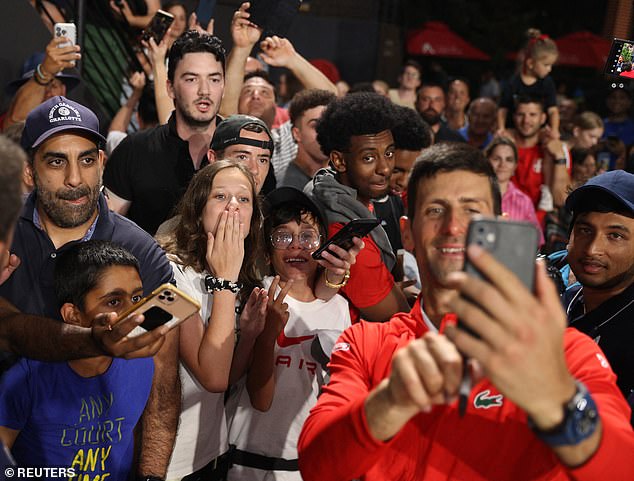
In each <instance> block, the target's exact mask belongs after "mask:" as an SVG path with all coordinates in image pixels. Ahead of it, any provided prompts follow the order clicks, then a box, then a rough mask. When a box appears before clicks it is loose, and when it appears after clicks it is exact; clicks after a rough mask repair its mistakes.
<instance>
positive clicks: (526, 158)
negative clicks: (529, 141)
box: [511, 144, 544, 206]
mask: <svg viewBox="0 0 634 481" xmlns="http://www.w3.org/2000/svg"><path fill="white" fill-rule="evenodd" d="M517 154H518V155H517V169H516V170H515V175H514V176H513V177H512V178H511V181H512V182H514V183H515V185H516V186H517V187H518V188H519V189H520V190H521V191H522V192H524V193H525V194H526V195H528V196H529V197H530V198H531V200H532V201H533V205H535V206H536V205H537V203H538V202H539V195H540V191H539V186H540V185H542V184H543V183H544V174H543V172H542V163H543V162H542V158H543V153H542V148H541V146H540V145H539V144H537V145H535V146H534V147H526V148H520V149H517Z"/></svg>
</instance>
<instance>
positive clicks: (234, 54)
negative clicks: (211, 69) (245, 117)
mask: <svg viewBox="0 0 634 481" xmlns="http://www.w3.org/2000/svg"><path fill="white" fill-rule="evenodd" d="M250 5H251V4H250V3H249V2H245V3H243V4H242V5H240V8H239V9H238V10H236V12H235V13H234V14H233V20H232V21H231V38H232V40H233V48H232V49H231V52H230V53H229V56H228V57H227V68H226V69H225V91H224V95H223V97H222V104H221V105H220V115H222V116H223V117H228V116H230V115H233V114H237V113H238V100H239V98H240V91H241V90H242V84H243V83H244V65H245V63H246V61H247V57H248V56H249V55H250V54H251V50H253V46H254V45H255V44H256V42H257V41H258V40H260V35H261V34H262V31H261V29H260V28H258V27H257V26H256V25H255V24H253V23H251V22H250V21H249V16H250V15H251V14H250V13H249V12H248V11H247V10H248V8H249V7H250Z"/></svg>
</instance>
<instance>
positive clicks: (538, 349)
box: [448, 246, 575, 428]
mask: <svg viewBox="0 0 634 481" xmlns="http://www.w3.org/2000/svg"><path fill="white" fill-rule="evenodd" d="M467 254H468V255H469V258H470V260H471V261H472V262H473V264H474V265H475V266H476V268H477V269H478V270H479V271H480V272H481V273H482V274H483V275H484V276H485V277H486V278H487V279H488V280H489V282H485V281H483V280H480V279H476V278H474V277H471V276H468V275H466V274H465V273H463V272H456V273H453V274H452V277H451V278H450V281H449V282H450V285H451V287H453V288H455V289H457V290H459V291H460V293H461V296H459V297H456V299H455V300H453V301H452V302H451V307H452V310H453V312H455V313H456V315H457V316H458V318H459V319H461V320H462V321H463V322H464V323H465V325H466V326H468V327H470V328H471V329H472V330H473V331H474V332H475V333H477V334H478V335H479V336H480V338H476V337H474V336H472V335H469V334H467V333H466V332H465V331H463V330H460V329H455V330H449V331H448V335H450V337H451V338H452V339H453V340H454V342H455V343H456V345H457V346H458V348H459V349H460V350H461V351H462V352H463V353H464V354H466V355H467V356H469V357H470V358H472V359H475V360H477V361H478V362H479V363H480V365H481V366H482V368H483V371H484V374H485V375H486V376H487V377H488V378H489V379H490V380H491V382H493V384H494V385H495V386H496V387H497V388H498V389H499V390H500V392H501V393H502V394H504V395H505V396H507V397H508V398H509V399H511V400H512V401H513V402H514V403H515V404H517V405H518V406H519V407H521V408H522V409H524V410H525V411H526V412H527V413H528V414H529V415H530V416H531V418H532V419H533V420H534V421H535V422H536V423H537V424H538V426H540V427H543V428H550V427H553V426H552V425H550V426H549V425H548V421H549V417H548V416H549V414H550V413H557V414H559V415H560V414H561V406H562V405H563V404H564V403H565V402H566V401H567V400H568V399H570V398H571V397H572V394H573V393H574V390H575V387H574V381H573V378H572V375H571V374H570V372H569V371H568V368H567V365H566V359H565V355H564V349H563V336H564V330H565V328H566V313H565V312H564V310H563V308H562V306H561V301H560V299H559V295H558V293H557V291H556V289H555V286H554V284H553V283H552V281H551V280H550V279H549V278H548V275H547V274H546V271H545V268H544V266H543V264H542V263H541V262H540V263H538V265H537V267H536V271H537V272H536V282H535V294H533V293H531V292H530V291H529V290H528V289H526V287H525V286H524V285H523V284H522V282H521V281H520V280H519V279H518V278H517V277H516V276H515V275H514V274H513V273H512V272H511V271H509V270H508V269H506V268H505V267H504V266H503V265H502V264H500V263H499V262H497V261H496V260H495V259H494V258H493V256H492V255H490V254H489V253H487V252H485V251H484V250H483V249H481V248H478V247H477V246H469V247H468V249H467Z"/></svg>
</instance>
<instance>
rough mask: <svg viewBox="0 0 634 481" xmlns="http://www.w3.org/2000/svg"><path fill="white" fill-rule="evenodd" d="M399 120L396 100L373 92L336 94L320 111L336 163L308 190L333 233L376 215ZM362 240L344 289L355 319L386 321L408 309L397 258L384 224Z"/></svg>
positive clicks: (324, 140)
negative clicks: (397, 279) (396, 274)
mask: <svg viewBox="0 0 634 481" xmlns="http://www.w3.org/2000/svg"><path fill="white" fill-rule="evenodd" d="M396 123H397V119H396V114H395V109H394V105H393V104H392V103H391V102H390V101H389V100H388V99H386V98H385V97H382V96H380V95H378V94H376V93H369V92H359V93H355V94H349V95H347V96H345V97H342V98H339V99H336V100H335V101H333V102H331V103H330V104H329V105H328V107H327V108H326V110H325V111H324V113H323V114H322V116H321V119H320V121H319V124H318V125H317V141H318V142H319V145H320V146H321V150H322V151H323V152H324V154H325V155H327V156H328V159H329V161H330V164H331V165H332V167H333V168H332V169H322V170H320V171H319V172H317V174H315V177H314V178H313V180H312V182H310V183H308V184H307V185H306V187H305V189H304V190H305V191H306V193H307V194H308V195H310V196H311V197H312V198H313V200H314V201H315V202H317V203H319V204H321V206H322V207H323V209H324V211H325V213H326V215H327V220H328V224H329V225H328V234H329V235H331V236H332V235H333V234H335V233H336V232H338V231H339V230H340V229H341V228H342V227H343V226H344V225H345V224H346V223H347V222H349V221H351V220H353V219H356V218H368V217H375V214H374V206H373V204H372V200H373V199H380V198H382V197H384V196H385V195H386V194H387V193H388V191H389V188H390V176H391V175H392V169H393V168H394V154H395V150H396V147H395V145H394V138H393V136H392V131H391V129H392V128H394V126H395V125H396ZM364 241H365V245H366V246H365V248H364V249H363V250H362V251H361V252H360V253H359V255H358V256H357V259H356V263H355V264H354V265H353V266H352V267H351V268H350V279H349V282H348V283H347V284H345V285H344V286H342V289H341V291H340V292H341V293H342V294H343V295H344V296H345V297H346V298H347V299H348V302H349V303H350V306H351V317H352V320H353V322H355V321H357V320H358V319H359V317H363V318H364V319H366V320H368V321H375V322H382V321H386V320H388V319H389V318H390V317H391V316H392V315H393V314H395V313H396V312H402V311H407V310H408V304H407V301H406V299H405V296H404V294H403V292H402V291H401V289H400V287H398V286H397V285H395V284H394V278H393V277H392V274H391V271H392V269H393V268H394V266H395V264H396V258H395V256H394V252H393V249H392V245H391V244H390V241H389V239H388V236H387V233H386V232H385V230H384V229H383V227H381V226H379V227H377V228H375V229H374V230H373V231H372V232H371V233H370V235H368V236H367V237H366V238H365V239H364ZM370 280H371V282H370ZM344 282H345V280H344Z"/></svg>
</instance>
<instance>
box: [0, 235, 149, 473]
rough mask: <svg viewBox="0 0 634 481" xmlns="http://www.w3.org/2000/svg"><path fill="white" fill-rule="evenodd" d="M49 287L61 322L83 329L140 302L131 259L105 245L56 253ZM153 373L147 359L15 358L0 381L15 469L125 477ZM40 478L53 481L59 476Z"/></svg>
mask: <svg viewBox="0 0 634 481" xmlns="http://www.w3.org/2000/svg"><path fill="white" fill-rule="evenodd" d="M54 282H55V293H56V295H57V299H58V301H59V303H60V306H61V308H60V312H61V314H62V317H63V319H64V322H66V323H68V324H74V325H79V326H83V327H90V324H91V322H92V319H94V318H95V316H96V315H97V314H99V313H106V312H113V311H114V312H117V313H122V312H123V311H125V310H126V309H128V308H129V307H130V306H131V305H132V304H135V303H136V302H138V301H139V300H140V299H141V297H142V296H143V285H142V283H141V278H140V276H139V265H138V262H137V260H136V258H135V257H134V256H133V255H132V254H130V253H129V252H128V251H126V250H125V249H123V248H121V247H118V246H116V245H115V244H112V243H110V242H106V241H87V242H80V243H78V244H76V245H75V246H73V247H72V248H70V249H69V250H67V251H66V252H64V254H62V255H61V256H60V257H59V258H58V260H57V264H56V267H55V277H54ZM153 373H154V363H153V361H152V359H151V358H142V359H134V360H129V361H127V360H124V359H119V358H111V357H108V356H99V357H93V358H83V359H77V360H73V361H68V362H63V363H48V362H40V361H33V360H30V359H22V360H20V362H18V363H17V364H16V365H14V366H13V367H12V368H11V369H10V370H9V371H7V372H6V374H5V375H4V377H3V378H2V380H1V381H0V439H1V440H2V441H3V442H4V444H5V445H6V446H7V447H9V448H10V449H11V451H12V454H13V456H14V458H15V460H16V462H17V463H18V465H22V466H28V467H56V468H66V469H68V468H72V469H73V471H74V474H73V472H66V475H65V476H64V475H63V474H62V477H64V478H67V479H72V480H76V481H77V480H81V481H88V480H90V481H97V480H99V481H101V480H104V479H107V478H110V479H112V480H119V479H126V478H127V476H128V474H129V472H130V470H131V469H132V460H133V452H134V434H133V431H134V427H135V426H136V424H137V422H138V421H139V419H140V417H141V415H142V414H143V410H144V408H145V404H146V402H147V399H148V396H149V394H150V389H151V387H152V377H153ZM46 474H47V473H46V472H45V473H44V475H45V477H46V479H49V477H48V476H46ZM48 474H49V476H50V479H59V475H60V473H59V471H57V472H54V471H49V472H48Z"/></svg>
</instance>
